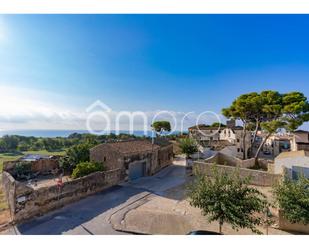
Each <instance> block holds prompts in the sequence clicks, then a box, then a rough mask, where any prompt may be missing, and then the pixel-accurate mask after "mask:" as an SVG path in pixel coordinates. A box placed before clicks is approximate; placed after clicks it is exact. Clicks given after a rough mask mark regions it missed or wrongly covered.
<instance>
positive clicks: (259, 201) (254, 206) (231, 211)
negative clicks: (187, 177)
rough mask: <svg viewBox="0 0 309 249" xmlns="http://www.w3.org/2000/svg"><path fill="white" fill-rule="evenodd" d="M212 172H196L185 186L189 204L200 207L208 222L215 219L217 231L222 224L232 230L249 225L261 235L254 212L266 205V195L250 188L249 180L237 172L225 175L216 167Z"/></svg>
mask: <svg viewBox="0 0 309 249" xmlns="http://www.w3.org/2000/svg"><path fill="white" fill-rule="evenodd" d="M212 171H213V174H212V176H207V175H201V174H200V175H198V177H197V179H196V181H195V182H193V183H192V184H191V185H190V186H189V189H188V190H189V198H190V204H191V205H192V206H194V207H197V208H200V209H201V211H202V213H203V215H205V216H207V219H208V221H209V222H213V221H218V222H219V232H220V233H222V226H223V224H224V223H229V224H230V225H231V226H232V228H233V229H236V230H238V228H249V229H251V230H252V231H253V232H254V233H258V234H261V231H259V230H258V229H257V228H256V227H257V226H258V225H261V224H262V223H263V220H262V219H261V218H259V217H258V216H257V214H262V213H263V212H264V211H265V209H266V208H267V206H268V203H267V200H266V197H265V196H264V195H263V194H262V193H261V192H259V191H258V190H257V189H255V188H253V187H250V186H249V185H248V184H249V182H250V179H249V178H244V179H242V178H241V177H240V175H239V172H238V171H235V172H234V173H233V174H232V175H228V174H225V173H223V172H220V171H219V170H218V169H217V168H216V166H213V168H212Z"/></svg>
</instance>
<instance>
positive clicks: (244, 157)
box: [242, 123, 247, 160]
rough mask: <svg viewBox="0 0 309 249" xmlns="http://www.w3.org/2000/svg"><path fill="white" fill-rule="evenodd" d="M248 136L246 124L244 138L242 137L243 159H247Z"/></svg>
mask: <svg viewBox="0 0 309 249" xmlns="http://www.w3.org/2000/svg"><path fill="white" fill-rule="evenodd" d="M246 135H247V130H246V124H245V123H244V128H243V137H242V148H243V155H242V157H243V158H242V159H243V160H245V159H246Z"/></svg>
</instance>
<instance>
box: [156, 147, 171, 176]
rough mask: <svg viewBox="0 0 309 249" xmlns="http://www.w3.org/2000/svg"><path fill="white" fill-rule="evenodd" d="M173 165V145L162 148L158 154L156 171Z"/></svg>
mask: <svg viewBox="0 0 309 249" xmlns="http://www.w3.org/2000/svg"><path fill="white" fill-rule="evenodd" d="M171 164H173V145H172V144H171V145H167V146H164V147H161V148H160V149H159V153H158V167H157V168H156V169H155V171H159V170H160V169H162V168H164V167H166V166H169V165H171Z"/></svg>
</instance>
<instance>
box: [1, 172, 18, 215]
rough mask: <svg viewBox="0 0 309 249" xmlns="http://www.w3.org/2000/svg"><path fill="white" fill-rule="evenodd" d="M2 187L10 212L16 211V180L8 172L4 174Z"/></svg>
mask: <svg viewBox="0 0 309 249" xmlns="http://www.w3.org/2000/svg"><path fill="white" fill-rule="evenodd" d="M2 185H3V188H2V189H3V191H4V193H5V197H6V199H7V201H8V205H9V208H10V210H14V209H15V189H16V181H15V179H14V178H13V177H12V176H11V175H10V174H9V173H8V172H6V171H3V172H2Z"/></svg>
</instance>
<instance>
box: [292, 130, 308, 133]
mask: <svg viewBox="0 0 309 249" xmlns="http://www.w3.org/2000/svg"><path fill="white" fill-rule="evenodd" d="M293 133H309V131H304V130H297V131H294V132H293Z"/></svg>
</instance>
